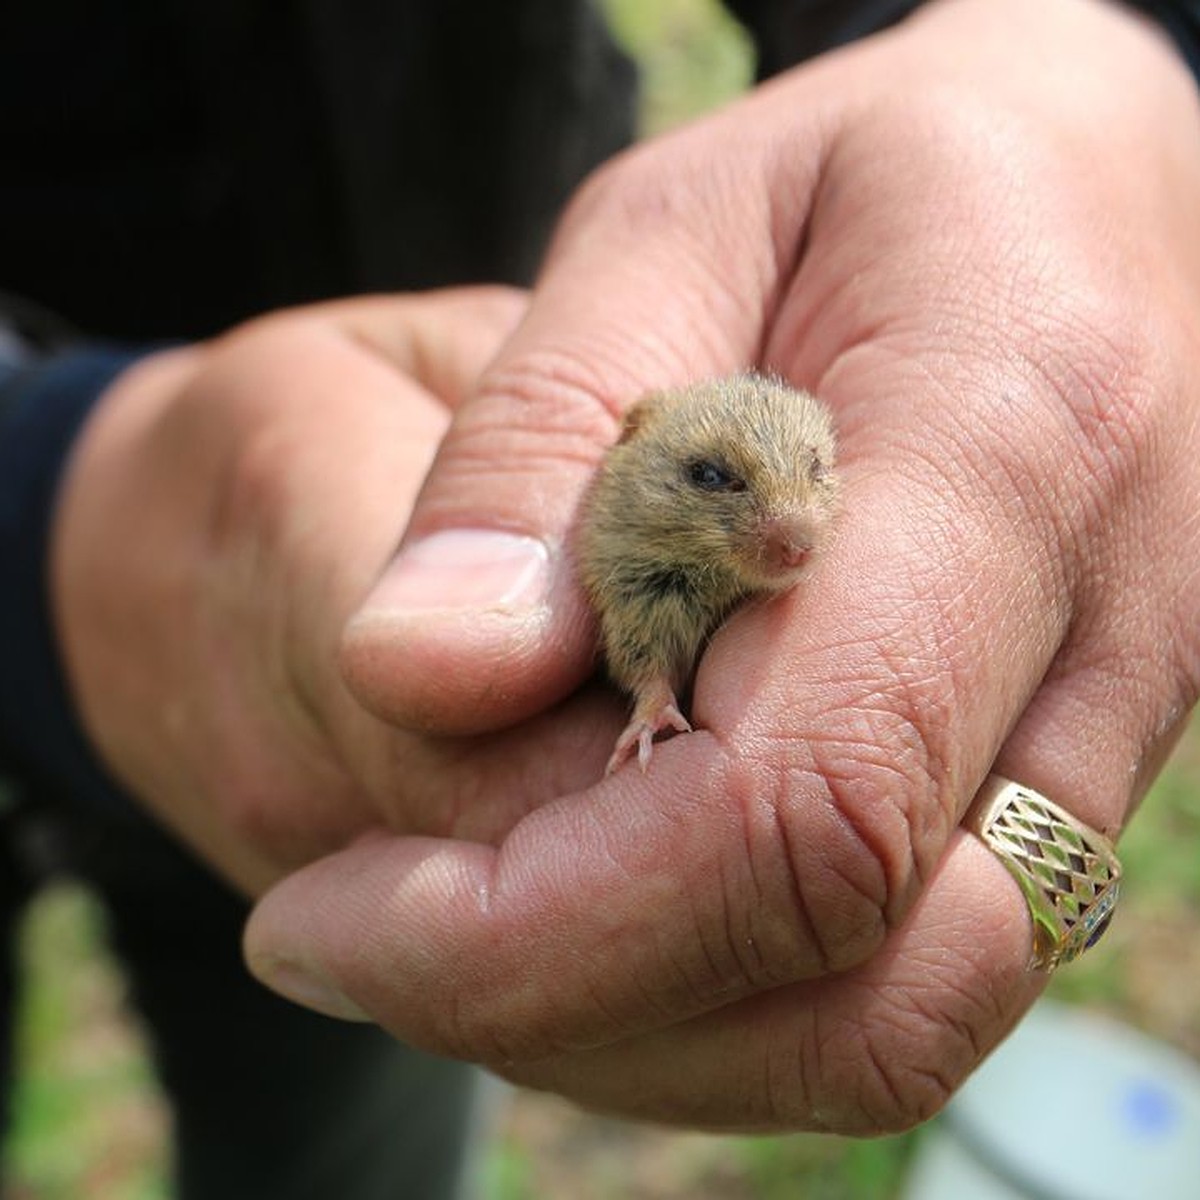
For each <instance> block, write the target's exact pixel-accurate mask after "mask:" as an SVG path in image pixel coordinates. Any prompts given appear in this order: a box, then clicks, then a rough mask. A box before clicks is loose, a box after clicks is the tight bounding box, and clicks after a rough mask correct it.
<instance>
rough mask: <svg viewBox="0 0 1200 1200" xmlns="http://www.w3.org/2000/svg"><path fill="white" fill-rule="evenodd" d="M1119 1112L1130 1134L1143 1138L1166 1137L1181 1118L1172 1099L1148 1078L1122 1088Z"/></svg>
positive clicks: (1163, 1089)
mask: <svg viewBox="0 0 1200 1200" xmlns="http://www.w3.org/2000/svg"><path fill="white" fill-rule="evenodd" d="M1121 1113H1122V1116H1123V1117H1124V1119H1125V1124H1126V1125H1127V1126H1128V1128H1129V1131H1130V1133H1132V1134H1133V1135H1134V1136H1135V1137H1145V1138H1155V1137H1163V1136H1164V1135H1166V1134H1169V1133H1170V1132H1171V1131H1172V1130H1173V1129H1174V1128H1175V1126H1176V1125H1177V1124H1178V1123H1179V1119H1180V1116H1181V1114H1180V1111H1179V1105H1178V1104H1177V1103H1176V1100H1175V1097H1174V1096H1173V1095H1172V1094H1171V1093H1170V1092H1169V1091H1168V1090H1167V1089H1166V1088H1164V1087H1161V1086H1160V1085H1159V1084H1157V1083H1155V1082H1153V1081H1152V1080H1149V1079H1137V1080H1133V1081H1131V1082H1130V1083H1129V1084H1128V1085H1127V1086H1126V1087H1125V1089H1124V1091H1123V1092H1122V1094H1121Z"/></svg>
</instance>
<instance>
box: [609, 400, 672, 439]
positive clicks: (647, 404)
mask: <svg viewBox="0 0 1200 1200" xmlns="http://www.w3.org/2000/svg"><path fill="white" fill-rule="evenodd" d="M661 398H662V396H661V393H659V392H651V393H650V394H649V395H648V396H643V397H642V398H641V399H640V400H638V401H636V402H635V403H634V404H633V405H632V406H631V407H630V408H629V409H627V410H626V413H625V419H624V421H623V422H622V424H621V433H620V435H619V436H618V437H617V445H618V446H620V445H623V444H624V443H625V442H627V441H629V439H630V438H632V437H633V436H634V434H636V433H638V432H639V431H640V430H641V429H642V427H643V426H645V425H646V423H647V422H648V421H649V420H650V417H651V415H652V414H653V412H654V410H655V409H656V408H657V407H658V405H659V402H660V400H661Z"/></svg>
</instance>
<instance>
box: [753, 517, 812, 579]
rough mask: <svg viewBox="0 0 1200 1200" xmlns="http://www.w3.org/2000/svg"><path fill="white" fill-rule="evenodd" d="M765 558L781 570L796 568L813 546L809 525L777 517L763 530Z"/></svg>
mask: <svg viewBox="0 0 1200 1200" xmlns="http://www.w3.org/2000/svg"><path fill="white" fill-rule="evenodd" d="M762 545H763V558H764V559H765V560H766V562H767V563H768V564H770V565H771V566H772V567H775V568H776V569H777V570H781V571H792V570H795V569H796V568H797V567H798V566H800V564H801V563H803V562H804V560H805V559H806V558H807V557H808V555H809V553H810V551H811V550H812V548H813V541H812V533H811V531H810V530H809V529H808V527H807V525H802V524H800V523H798V522H796V521H789V520H780V519H775V520H771V521H768V522H767V523H766V524H765V525H764V527H763V530H762Z"/></svg>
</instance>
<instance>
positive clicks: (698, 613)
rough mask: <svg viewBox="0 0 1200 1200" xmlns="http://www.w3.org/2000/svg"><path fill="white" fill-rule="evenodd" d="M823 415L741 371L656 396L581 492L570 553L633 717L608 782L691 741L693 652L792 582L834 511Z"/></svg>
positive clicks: (802, 397)
mask: <svg viewBox="0 0 1200 1200" xmlns="http://www.w3.org/2000/svg"><path fill="white" fill-rule="evenodd" d="M833 468H834V434H833V423H832V420H831V419H830V415H829V411H828V409H827V408H826V407H825V406H824V405H823V404H822V403H821V402H820V401H819V400H817V399H816V398H815V397H813V396H811V395H809V394H808V393H807V392H802V391H797V390H795V389H794V388H792V387H790V386H788V385H787V384H785V383H784V382H783V381H782V380H779V379H776V378H769V377H765V376H762V375H758V374H753V373H746V374H740V375H734V376H731V377H729V378H723V379H716V380H710V381H707V382H703V383H697V384H693V385H691V386H689V387H683V388H679V389H675V390H668V391H661V392H653V393H651V394H649V395H647V396H644V397H643V398H642V399H640V400H639V401H637V403H636V404H634V405H633V407H632V408H631V409H630V410H629V412H628V413H627V414H626V417H625V423H624V426H623V428H622V431H621V434H620V438H619V440H618V441H617V443H616V445H614V446H613V447H612V449H611V450H610V451H609V453H608V455H607V457H606V458H605V460H604V462H603V463H602V464H601V466H600V469H599V470H598V472H597V474H596V477H595V479H594V480H593V482H592V485H591V487H590V489H589V491H588V492H587V494H586V496H585V498H584V502H583V507H582V512H581V518H580V524H579V529H578V540H577V548H576V554H577V558H578V567H579V575H580V578H581V581H582V583H583V586H584V588H585V590H586V591H587V593H588V596H589V597H590V599H591V602H592V605H593V607H594V609H595V611H596V615H597V617H598V619H599V623H600V637H601V642H602V647H603V652H604V657H605V660H606V662H607V665H608V671H609V675H610V676H611V677H612V679H613V681H614V682H615V683H616V684H617V685H618V686H620V687H621V688H622V689H624V690H625V691H627V692H629V693H630V694H631V696H632V698H633V714H632V716H631V718H630V721H629V724H628V726H627V727H626V729H625V731H624V732H623V733H622V734H621V736H620V738H619V740H618V741H617V745H616V749H615V750H614V751H613V754H612V757H611V758H610V759H609V762H608V767H607V770H606V774H611V773H612V772H613V771H615V770H616V769H617V768H618V767H620V766H621V765H622V764H623V763H624V762H626V760H627V759H629V758H630V757H631V756H632V755H633V753H634V751H635V750H636V752H637V757H638V762H639V764H640V766H641V768H642V770H643V771H644V770H645V769H646V767H647V765H648V763H649V761H650V756H651V753H652V747H653V742H654V737H655V735H656V734H658V733H660V732H663V731H666V730H676V731H678V732H681V733H683V732H689V731H690V730H691V726H690V725H689V724H688V721H687V719H686V718H685V717H684V715H683V713H682V711H681V710H680V707H679V701H678V699H677V695H678V693H679V692H680V691H681V690H682V689H683V688H684V687H685V686H686V684H687V683H688V681H689V679H690V678H691V674H692V671H693V668H694V667H695V663H696V658H697V656H698V655H699V653H700V650H701V649H702V647H703V646H704V643H705V642H706V641H707V639H708V638H709V637H710V636H711V635H712V633H713V632H714V630H715V629H716V628H717V627H718V626H719V625H720V624H721V622H722V621H724V619H725V618H726V617H727V616H728V615H729V614H730V612H731V611H732V610H733V609H734V608H735V607H736V606H737V605H738V604H739V603H741V601H743V600H745V599H746V598H748V597H749V596H752V595H756V594H760V593H773V592H780V591H783V590H785V589H786V588H789V587H791V586H792V585H793V584H794V583H795V582H796V581H797V579H798V578H799V576H800V574H801V573H802V571H803V568H804V565H805V563H806V562H807V560H808V559H809V557H810V555H811V554H812V552H813V551H814V550H815V549H816V548H817V547H818V546H819V545H820V543H821V542H822V540H823V538H824V535H825V533H826V530H827V528H828V526H829V522H830V519H831V517H832V514H833V510H834V506H835V503H836V499H837V480H836V477H835V475H834V471H833Z"/></svg>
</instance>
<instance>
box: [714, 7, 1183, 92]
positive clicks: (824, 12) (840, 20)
mask: <svg viewBox="0 0 1200 1200" xmlns="http://www.w3.org/2000/svg"><path fill="white" fill-rule="evenodd" d="M1128 2H1129V4H1130V7H1131V8H1137V9H1140V10H1141V11H1142V12H1144V13H1146V14H1148V15H1149V16H1151V17H1153V18H1154V19H1155V20H1157V21H1158V22H1160V23H1161V24H1162V26H1163V28H1164V29H1166V31H1167V33H1169V34H1170V35H1171V37H1172V38H1173V39H1174V40H1175V43H1176V45H1177V46H1178V47H1179V51H1180V53H1181V54H1182V55H1183V57H1184V59H1185V60H1186V61H1187V63H1188V66H1189V67H1191V69H1192V72H1193V74H1195V75H1196V77H1197V78H1198V79H1200V0H1128ZM726 3H727V6H728V8H729V9H730V11H731V12H732V13H733V14H734V15H735V16H736V17H738V18H739V19H740V20H741V21H742V22H743V24H745V25H746V27H747V28H748V29H749V30H750V32H751V33H752V34H753V36H754V39H755V42H756V43H757V45H758V54H759V64H758V69H759V75H760V76H761V77H763V78H765V77H766V76H768V75H774V74H775V73H776V72H778V71H781V70H783V69H785V68H786V67H789V66H793V65H794V64H796V63H798V62H801V61H802V60H803V59H806V58H811V57H812V56H813V55H815V54H821V53H822V52H824V51H826V50H832V49H833V48H834V47H835V46H841V45H844V44H845V43H847V42H852V41H854V40H856V39H857V38H861V37H866V36H867V35H868V34H871V33H877V32H878V31H879V30H881V29H885V28H887V26H889V25H894V24H895V23H896V22H897V21H900V20H902V19H903V18H904V17H906V16H908V15H909V13H911V12H912V11H913V10H914V9H916V8H919V7H920V4H921V0H726Z"/></svg>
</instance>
